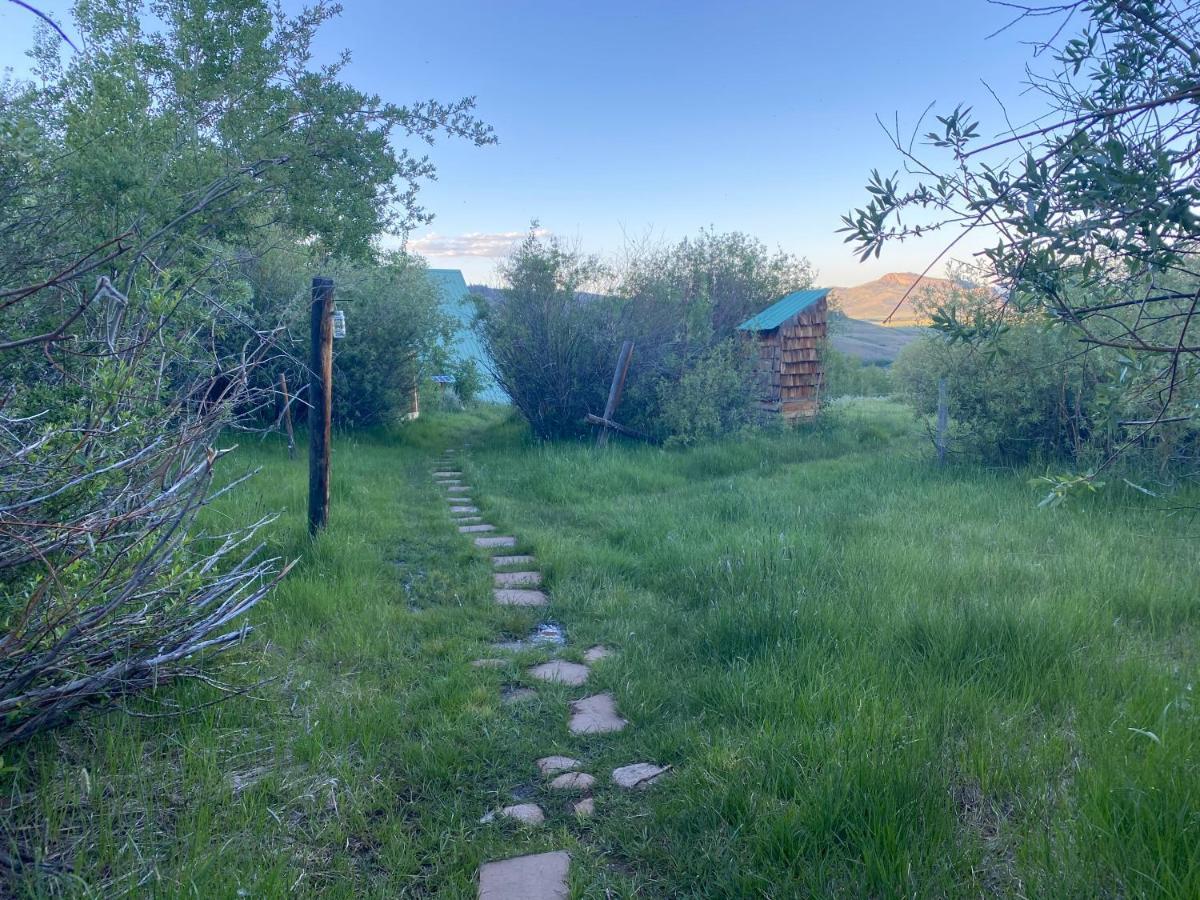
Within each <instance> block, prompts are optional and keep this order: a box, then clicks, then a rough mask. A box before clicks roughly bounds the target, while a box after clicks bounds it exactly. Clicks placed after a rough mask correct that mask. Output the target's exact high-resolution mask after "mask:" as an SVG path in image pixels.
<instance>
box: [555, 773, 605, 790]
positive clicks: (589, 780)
mask: <svg viewBox="0 0 1200 900" xmlns="http://www.w3.org/2000/svg"><path fill="white" fill-rule="evenodd" d="M595 783H596V779H595V777H594V776H592V775H589V774H588V773H587V772H566V773H565V774H563V775H559V776H558V777H557V778H555V779H554V780H553V781H551V782H550V789H551V790H552V791H590V790H591V789H592V785H594V784H595Z"/></svg>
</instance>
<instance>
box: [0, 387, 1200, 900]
mask: <svg viewBox="0 0 1200 900" xmlns="http://www.w3.org/2000/svg"><path fill="white" fill-rule="evenodd" d="M831 418H832V420H833V421H831V422H830V423H829V424H827V425H823V426H822V427H820V428H818V429H815V430H814V429H809V430H803V431H800V432H797V433H791V434H788V433H784V434H774V435H763V436H757V437H750V438H745V439H742V440H737V441H728V442H724V443H721V444H717V445H712V446H707V447H700V448H697V449H694V450H690V451H670V452H664V451H661V450H658V449H654V448H647V447H631V446H616V447H610V448H609V449H608V450H607V451H605V452H596V451H594V450H593V449H592V448H590V447H587V446H582V445H580V446H563V445H559V446H550V447H537V446H532V445H530V444H528V443H527V442H526V441H525V439H524V437H523V433H522V431H521V429H520V428H518V427H517V426H516V425H515V424H514V423H512V422H501V421H498V420H497V419H496V418H494V417H492V418H489V417H487V416H484V415H478V416H465V415H464V416H453V417H445V418H441V419H433V420H426V421H423V422H419V423H416V424H414V425H412V426H410V427H408V428H406V429H404V430H403V431H399V432H397V433H395V434H392V435H377V436H373V437H358V438H356V439H349V438H345V437H343V438H341V439H339V440H338V441H337V442H336V450H335V456H334V471H335V478H334V496H333V514H332V524H331V528H330V530H329V532H328V533H327V534H325V535H324V536H322V537H321V538H320V540H319V541H318V542H317V543H316V544H315V545H314V546H312V547H310V546H309V544H308V541H307V538H306V537H305V535H304V532H303V502H304V488H305V483H304V478H305V465H304V462H303V461H296V462H289V461H288V460H287V459H286V454H285V453H283V451H282V450H281V449H280V448H279V447H278V446H276V445H271V446H255V447H252V448H247V452H245V453H244V454H242V455H241V456H242V461H241V462H240V463H239V464H238V465H240V466H241V467H245V466H246V465H252V464H253V465H263V466H264V467H265V471H264V472H263V473H262V474H261V475H260V476H259V477H258V478H256V479H255V480H254V481H253V482H252V483H251V485H250V486H249V487H248V488H247V489H246V490H244V491H241V492H240V493H239V494H238V495H236V496H234V497H232V498H230V502H229V503H226V504H225V505H224V506H223V507H222V508H221V510H219V512H220V514H222V515H225V516H229V517H230V518H232V519H233V520H235V521H240V520H243V519H246V518H249V517H250V516H252V515H258V514H260V513H262V512H265V511H268V510H272V509H278V508H280V507H283V508H285V510H286V511H285V514H284V516H283V517H282V518H281V519H280V521H279V522H278V523H277V524H276V525H275V526H273V527H272V531H271V533H270V540H271V545H272V549H273V552H277V553H279V554H280V555H283V556H285V557H289V558H290V557H293V556H299V555H301V554H303V556H304V559H303V561H302V563H301V564H300V565H299V566H298V567H297V569H296V570H295V572H294V573H293V575H292V576H291V577H289V578H288V580H287V581H286V582H285V583H284V584H283V586H281V588H280V589H279V590H277V591H276V592H275V593H274V595H273V596H272V597H271V598H270V599H269V600H268V601H267V602H265V603H264V604H263V605H262V606H261V607H260V608H259V610H258V611H257V613H256V614H255V615H253V617H252V618H253V620H254V621H255V624H256V625H257V626H258V627H257V632H256V635H255V636H254V637H253V638H252V639H251V640H250V641H249V642H248V644H247V646H246V647H245V648H243V649H242V650H240V651H238V652H237V653H236V654H235V655H233V656H231V657H228V659H229V660H230V661H231V662H232V663H234V665H233V666H232V667H231V668H227V669H225V670H224V671H223V672H220V674H222V675H223V676H224V677H226V678H229V679H232V680H236V681H237V682H238V683H242V684H247V683H250V682H253V681H254V680H256V679H259V678H269V679H271V680H270V681H268V682H266V683H264V684H262V685H261V686H259V687H257V688H256V689H254V690H253V691H252V692H251V695H250V696H247V697H242V698H237V699H233V700H230V701H228V702H225V703H220V704H216V705H212V706H207V707H205V708H203V709H200V710H198V711H194V712H189V713H187V714H184V715H181V716H179V717H176V718H169V719H143V718H130V717H127V716H123V715H121V714H111V715H106V716H103V717H98V718H95V719H93V720H90V721H87V722H84V723H82V724H81V725H79V726H75V727H73V728H71V729H68V730H65V731H62V732H59V733H58V734H56V735H53V736H50V737H48V738H46V739H44V740H40V741H38V742H36V743H35V744H33V745H31V746H30V747H28V748H27V749H26V751H25V752H24V753H23V754H20V755H18V757H17V759H16V760H15V765H16V770H15V772H14V773H11V774H10V775H8V776H7V778H8V780H9V782H10V787H9V790H8V792H7V794H8V797H7V799H6V801H5V805H6V808H5V809H4V810H3V818H4V819H5V820H6V822H7V825H8V831H9V836H10V838H15V839H18V840H19V841H20V842H21V843H22V844H24V845H25V846H29V847H34V848H38V849H39V851H40V852H41V853H43V854H44V855H45V857H46V858H47V859H48V860H50V861H53V862H57V863H61V862H64V861H65V862H69V863H70V864H71V865H72V866H73V868H74V871H73V873H72V874H71V875H69V876H64V875H61V874H58V875H54V874H30V875H27V876H26V878H25V880H23V881H21V882H19V883H17V884H14V885H13V886H12V887H13V890H14V891H16V892H18V893H24V894H26V895H44V894H49V893H51V892H54V891H58V892H61V893H63V894H67V895H79V896H86V895H88V894H91V895H95V896H101V895H103V896H114V895H119V894H121V893H122V892H124V893H126V894H134V895H141V894H152V895H156V896H200V897H225V896H237V895H238V892H239V891H242V892H245V893H244V894H243V895H244V896H254V897H261V896H283V895H292V894H294V895H297V896H345V897H349V896H364V895H365V896H380V897H383V896H447V897H459V896H462V897H469V896H473V891H474V876H475V871H476V868H477V866H478V864H479V863H480V862H481V861H482V860H485V859H490V858H496V857H498V856H506V855H511V854H515V853H520V852H536V851H540V850H547V849H557V848H564V849H568V850H570V851H571V853H572V857H573V865H572V888H573V891H574V892H575V894H576V895H577V896H581V897H605V896H615V897H632V896H639V897H651V896H653V897H689V896H695V897H774V898H780V897H791V896H828V895H846V896H879V897H884V896H914V897H931V896H963V897H973V896H980V895H1000V896H1028V897H1035V896H1036V897H1044V896H1052V897H1081V898H1082V897H1096V896H1171V897H1195V896H1200V777H1198V773H1197V765H1198V760H1200V754H1198V751H1200V728H1198V724H1200V723H1198V722H1197V715H1196V711H1195V709H1194V707H1193V699H1192V693H1193V692H1192V686H1193V685H1194V683H1195V682H1196V679H1197V674H1198V673H1197V661H1198V653H1197V643H1196V639H1197V636H1198V629H1197V625H1198V622H1200V608H1198V605H1197V596H1196V594H1197V591H1196V587H1197V585H1198V584H1200V563H1198V562H1197V560H1196V555H1195V553H1194V542H1195V532H1194V529H1193V528H1192V527H1191V523H1190V522H1187V521H1179V520H1176V519H1174V518H1171V517H1169V516H1168V515H1167V514H1166V513H1163V512H1159V511H1154V510H1152V509H1150V508H1149V507H1148V506H1147V505H1146V503H1145V499H1144V498H1140V497H1138V496H1134V495H1133V492H1128V494H1126V493H1117V492H1110V493H1109V494H1107V495H1104V496H1101V497H1099V498H1096V499H1094V500H1088V501H1086V502H1082V503H1076V504H1074V505H1072V506H1070V507H1068V508H1065V509H1057V510H1038V509H1036V508H1035V504H1036V499H1037V494H1036V492H1035V491H1034V490H1032V489H1031V488H1030V487H1029V486H1028V485H1027V484H1026V483H1025V479H1024V477H1022V476H1019V475H1015V474H1013V473H1009V472H984V471H980V470H978V469H973V468H967V467H952V468H948V469H944V470H939V469H937V468H936V467H933V466H931V465H930V464H929V463H928V460H927V457H928V452H927V448H926V447H925V446H924V445H923V444H922V443H921V442H920V440H919V439H917V438H916V437H914V435H913V429H912V427H911V423H910V421H909V418H908V416H907V414H906V413H905V412H904V411H903V410H902V409H900V408H898V407H895V406H891V405H888V404H886V403H848V404H842V405H841V406H840V407H839V409H838V410H837V412H836V413H835V415H834V416H833V417H831ZM464 435H465V436H468V437H469V439H470V440H471V441H472V444H473V449H472V450H471V452H470V454H469V456H468V457H467V458H466V459H465V460H464V463H463V465H464V471H465V473H466V477H465V480H466V482H467V483H468V484H470V485H472V487H473V490H472V496H473V497H474V498H475V500H476V502H477V504H478V505H480V506H481V507H482V508H483V509H484V514H485V516H486V517H487V518H488V519H489V521H493V522H495V523H496V524H497V525H500V526H501V527H502V528H504V529H511V530H512V531H513V532H514V533H516V534H518V535H520V536H521V538H522V542H523V549H529V550H532V551H533V552H535V553H536V554H537V556H538V559H539V563H540V567H541V569H542V570H543V571H544V572H545V573H546V576H547V580H548V585H549V589H550V591H551V592H552V593H553V595H554V607H553V617H554V618H555V619H556V620H557V621H559V622H561V623H563V624H564V625H565V627H566V628H567V631H568V635H569V637H570V645H569V648H568V650H567V651H566V652H565V654H564V655H566V656H572V655H573V654H575V653H579V652H581V651H582V650H583V649H585V648H586V647H588V646H590V645H591V644H593V643H597V642H603V643H605V644H607V645H609V646H610V647H612V648H614V649H615V650H617V651H618V652H617V655H616V656H615V657H614V658H612V659H610V660H608V661H606V662H605V663H602V664H601V665H599V666H597V667H596V669H595V670H594V673H593V676H592V681H591V682H590V683H589V685H588V688H587V691H588V692H591V691H593V690H611V691H612V692H613V693H614V694H615V695H616V696H617V698H618V703H619V705H620V708H621V712H622V714H623V715H624V716H625V717H627V718H628V719H629V720H630V722H631V726H630V727H629V728H628V729H626V731H624V732H622V733H620V734H616V735H607V736H593V737H588V738H583V739H572V738H570V737H569V735H568V734H567V732H566V729H565V720H566V702H567V700H568V699H571V698H572V697H577V696H581V692H579V691H575V690H572V689H569V688H564V687H552V686H542V687H539V698H538V699H537V700H535V701H532V702H531V703H530V704H528V705H524V706H507V705H504V704H502V703H501V702H500V700H499V694H500V690H501V688H502V687H503V686H504V685H505V684H507V683H519V682H521V681H522V680H523V675H522V672H523V669H524V666H525V664H527V663H530V662H534V661H537V660H540V659H543V658H545V654H544V653H538V652H531V653H525V654H522V655H521V656H520V657H519V658H518V660H517V663H515V664H514V665H513V666H512V667H511V668H510V669H508V670H477V669H473V668H471V667H470V666H469V665H468V663H469V661H470V660H471V659H473V658H475V657H478V656H484V655H492V654H491V653H490V652H489V651H488V650H487V644H488V642H490V641H491V640H494V639H496V638H497V637H499V636H501V635H508V634H513V635H520V634H523V633H524V632H525V631H526V630H527V629H528V628H529V627H530V626H531V625H532V624H533V623H534V622H535V621H536V619H537V615H536V613H535V612H532V611H523V610H505V609H501V608H497V607H495V606H494V605H492V604H491V602H490V598H489V585H490V566H489V565H488V564H487V563H486V562H485V561H484V560H483V559H482V558H480V557H478V556H476V555H475V554H473V553H472V552H470V550H469V545H468V543H467V542H466V541H464V540H462V539H460V537H459V535H457V534H455V533H454V530H453V528H452V526H451V525H450V523H449V521H448V519H447V518H446V515H445V511H444V504H443V502H442V501H441V497H440V494H439V492H438V489H437V488H435V487H434V486H433V485H432V484H431V482H430V479H429V470H430V468H431V465H430V463H431V460H432V458H433V456H434V455H435V452H436V451H437V450H438V449H440V448H441V447H442V446H446V445H452V444H456V443H457V442H458V441H459V440H460V439H461V438H462V437H463V436H464ZM231 474H232V473H231ZM213 696H214V695H213V692H212V690H211V689H210V688H206V687H204V686H202V685H185V686H179V687H174V688H171V689H169V690H166V691H163V692H161V695H160V696H159V697H157V698H153V700H152V701H143V702H139V703H138V704H136V705H135V709H137V710H139V711H142V712H158V713H161V712H164V711H167V710H169V709H170V708H171V707H169V706H164V704H179V705H180V706H182V707H188V706H194V705H196V704H198V703H203V702H207V701H208V700H211V699H212V698H213ZM550 753H567V754H569V755H573V756H577V757H580V758H581V759H584V760H586V761H587V763H588V768H589V770H590V771H592V772H593V773H594V774H596V775H598V776H600V777H601V780H602V781H604V780H606V779H605V776H606V775H607V772H608V770H609V769H611V768H612V767H614V766H617V765H622V764H625V763H628V762H634V761H641V760H648V761H655V762H659V763H663V764H670V765H672V766H673V767H674V769H673V771H672V773H671V774H670V775H669V776H668V777H667V778H666V779H665V780H663V781H662V782H661V783H659V784H657V785H655V786H654V787H653V788H652V789H651V790H649V791H647V792H645V793H638V794H635V795H625V796H620V795H617V794H616V793H615V792H613V791H612V790H610V789H609V788H607V787H601V789H600V790H599V791H598V793H597V806H598V812H597V815H596V817H595V818H594V819H592V820H590V821H587V822H584V823H577V822H575V821H574V819H573V817H572V816H571V815H570V814H569V813H568V812H567V811H566V809H565V806H564V805H563V803H562V801H561V800H559V799H556V798H551V797H548V796H547V795H546V794H545V793H544V792H540V791H541V788H539V787H538V786H537V781H536V778H535V777H534V775H535V773H534V770H533V767H532V760H533V759H535V758H536V757H539V756H543V755H547V754H550ZM237 779H242V780H245V781H246V782H247V783H248V786H246V787H244V789H241V790H235V787H234V782H235V780H237ZM513 790H518V791H529V790H531V791H533V795H534V796H535V798H536V799H537V800H538V801H539V802H541V803H542V804H543V807H544V808H545V809H546V811H547V814H548V816H549V822H548V824H547V826H545V827H544V828H542V829H539V830H533V831H530V830H523V829H521V828H518V827H513V826H510V825H506V824H492V825H480V824H478V819H479V817H480V816H481V815H482V814H483V813H484V812H485V811H486V810H487V809H489V808H491V807H493V806H495V805H496V804H497V803H498V802H499V801H500V800H503V799H505V798H507V797H508V796H509V795H510V793H511V792H512V791H513ZM539 792H540V793H539Z"/></svg>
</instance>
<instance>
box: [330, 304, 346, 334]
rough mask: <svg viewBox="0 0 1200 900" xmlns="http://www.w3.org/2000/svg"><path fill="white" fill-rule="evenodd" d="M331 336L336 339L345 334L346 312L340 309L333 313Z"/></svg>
mask: <svg viewBox="0 0 1200 900" xmlns="http://www.w3.org/2000/svg"><path fill="white" fill-rule="evenodd" d="M333 336H334V338H337V339H341V338H344V337H345V336H346V314H345V313H344V312H342V311H341V310H340V309H338V310H335V311H334V313H333Z"/></svg>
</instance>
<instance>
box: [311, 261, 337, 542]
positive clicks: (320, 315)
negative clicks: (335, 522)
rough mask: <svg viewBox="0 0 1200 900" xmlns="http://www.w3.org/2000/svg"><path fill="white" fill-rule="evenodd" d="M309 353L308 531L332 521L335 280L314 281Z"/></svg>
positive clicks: (313, 532) (319, 279)
mask: <svg viewBox="0 0 1200 900" xmlns="http://www.w3.org/2000/svg"><path fill="white" fill-rule="evenodd" d="M310 314H311V315H310V320H309V324H310V329H309V338H310V340H311V346H310V347H309V356H308V370H309V383H308V395H309V396H308V399H309V406H308V533H309V534H311V535H315V534H316V533H317V532H318V531H320V530H321V529H322V528H324V527H325V525H326V523H327V522H328V521H329V445H330V443H331V440H332V437H333V428H332V419H331V416H332V406H333V279H332V278H320V277H318V278H314V279H313V280H312V308H311V310H310Z"/></svg>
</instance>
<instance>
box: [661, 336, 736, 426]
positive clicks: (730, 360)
mask: <svg viewBox="0 0 1200 900" xmlns="http://www.w3.org/2000/svg"><path fill="white" fill-rule="evenodd" d="M753 381H754V360H753V358H752V357H751V356H750V355H749V354H748V353H747V352H746V347H745V345H744V344H743V343H742V342H740V341H739V340H738V339H737V338H728V339H726V340H724V341H721V342H720V343H718V344H714V345H713V346H711V347H709V348H708V349H706V350H705V351H704V352H702V353H700V354H699V355H698V356H697V357H696V358H695V360H693V361H692V365H690V366H688V367H687V368H686V369H684V371H683V372H682V373H681V374H680V376H679V377H678V378H660V379H659V380H658V381H657V382H656V385H657V388H658V411H659V412H658V419H659V426H660V429H661V431H662V433H664V434H665V435H666V436H667V443H669V444H683V445H687V444H694V443H698V442H700V441H703V440H707V439H711V438H714V437H717V436H719V435H722V434H728V433H730V432H732V431H736V430H737V429H738V428H741V427H744V426H746V425H749V424H750V423H751V421H752V420H753V417H754V405H753V394H752V393H751V391H752V386H753Z"/></svg>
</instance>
